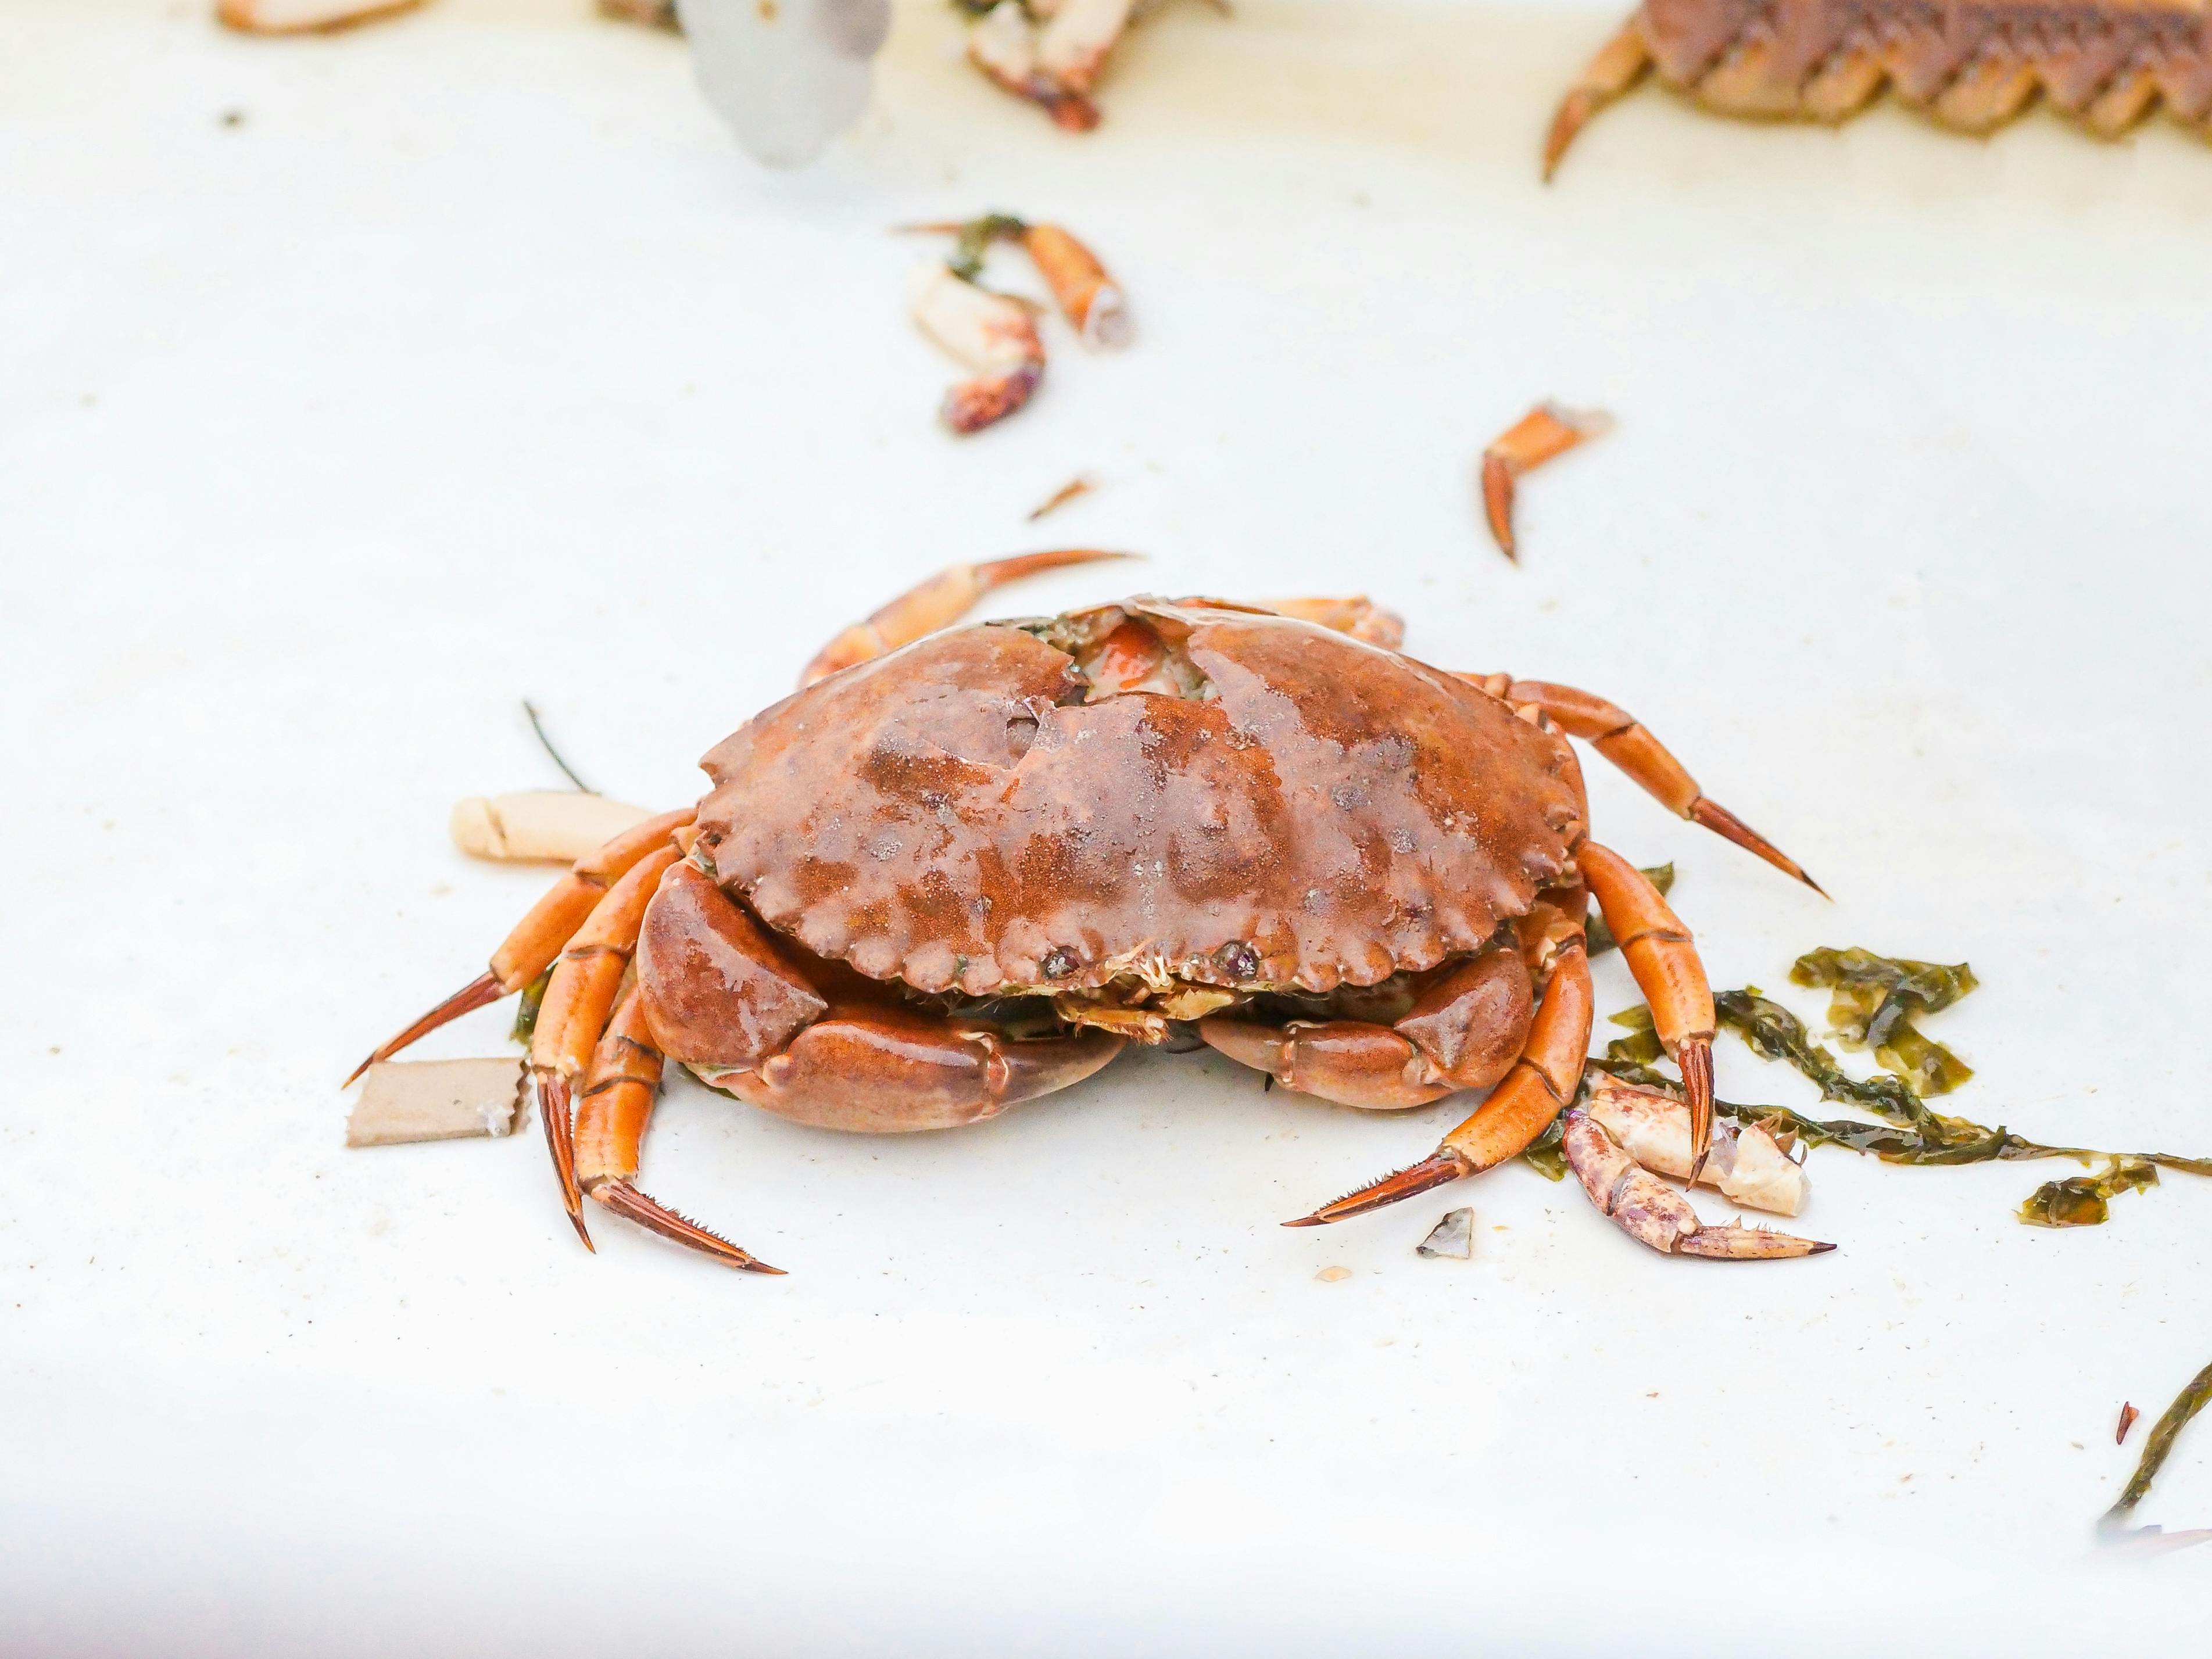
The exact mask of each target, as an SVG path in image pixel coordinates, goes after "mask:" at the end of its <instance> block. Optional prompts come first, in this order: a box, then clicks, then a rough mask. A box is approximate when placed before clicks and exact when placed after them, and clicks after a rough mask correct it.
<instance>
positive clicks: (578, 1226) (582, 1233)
mask: <svg viewBox="0 0 2212 1659" xmlns="http://www.w3.org/2000/svg"><path fill="white" fill-rule="evenodd" d="M568 1225H570V1226H572V1227H574V1229H575V1230H576V1237H579V1238H580V1239H582V1240H583V1241H584V1248H585V1249H587V1250H589V1251H590V1252H591V1253H592V1255H598V1254H599V1246H598V1245H596V1244H594V1243H592V1235H591V1233H590V1232H589V1231H587V1230H586V1228H585V1226H584V1218H583V1215H582V1214H581V1212H578V1213H575V1214H572V1215H571V1216H569V1218H568Z"/></svg>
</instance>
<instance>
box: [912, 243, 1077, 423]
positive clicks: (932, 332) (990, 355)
mask: <svg viewBox="0 0 2212 1659" xmlns="http://www.w3.org/2000/svg"><path fill="white" fill-rule="evenodd" d="M907 301H908V306H909V307H910V308H911V309H912V311H913V313H914V320H915V322H916V323H917V324H919V325H921V331H922V332H923V333H925V334H927V335H928V336H929V337H930V338H931V339H933V340H934V341H936V342H937V343H938V344H939V345H941V346H943V347H944V348H945V349H946V350H947V351H949V352H951V354H952V355H953V356H955V357H957V358H958V359H959V360H960V361H961V362H963V363H965V364H967V365H968V367H969V368H973V369H975V370H977V371H978V373H977V374H976V375H975V379H973V380H963V381H962V382H961V383H960V384H959V385H958V386H954V387H953V388H952V390H951V392H947V393H945V403H944V405H943V407H942V408H941V409H940V410H939V414H940V415H941V416H943V418H944V421H945V425H947V426H949V427H951V428H952V429H953V430H954V431H955V432H957V433H959V434H961V435H963V436H965V435H968V434H969V433H971V432H981V430H982V429H983V428H985V427H987V426H991V425H994V424H995V423H996V422H1000V421H1003V420H1005V419H1006V416H1009V415H1011V414H1012V413H1013V412H1014V411H1015V410H1018V409H1019V408H1020V407H1021V406H1022V405H1023V404H1026V403H1027V402H1029V400H1030V394H1031V393H1032V392H1035V391H1036V388H1037V382H1038V381H1040V380H1042V379H1043V378H1044V343H1043V342H1042V340H1040V339H1038V338H1037V331H1036V321H1035V319H1032V318H1031V317H1030V312H1029V307H1026V306H1024V304H1023V303H1022V302H1021V301H1018V300H1016V299H1012V298H1011V297H1009V296H1008V295H1004V294H994V293H993V292H991V290H990V289H986V288H978V287H977V286H976V285H975V283H970V282H967V281H964V280H963V279H962V278H961V277H960V276H957V275H956V274H955V273H954V271H953V270H952V268H951V266H950V265H947V264H942V263H940V262H939V261H936V260H931V261H929V262H927V264H922V265H921V266H918V267H917V268H916V269H915V274H914V278H913V281H912V283H911V284H910V285H909V286H908V290H907Z"/></svg>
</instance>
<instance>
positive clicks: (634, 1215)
mask: <svg viewBox="0 0 2212 1659" xmlns="http://www.w3.org/2000/svg"><path fill="white" fill-rule="evenodd" d="M660 1068H661V1054H660V1050H659V1048H657V1047H656V1046H654V1043H653V1033H652V1031H651V1030H650V1029H649V1027H648V1026H647V1022H646V1017H645V1004H644V1000H643V999H642V998H641V997H640V996H639V995H638V994H637V989H636V987H635V986H633V987H631V988H630V990H629V994H626V995H625V996H624V997H623V1000H622V1002H621V1003H620V1005H619V1006H617V1008H616V1009H615V1012H614V1018H612V1019H611V1020H609V1021H608V1022H607V1032H606V1035H605V1036H603V1037H601V1038H600V1039H599V1048H598V1050H597V1052H596V1053H594V1054H593V1055H592V1069H591V1072H590V1073H589V1074H588V1075H587V1076H586V1079H585V1082H584V1087H583V1092H582V1093H581V1094H580V1095H579V1096H578V1097H577V1109H576V1146H575V1158H576V1182H577V1185H578V1186H580V1188H582V1189H583V1191H584V1194H585V1196H586V1197H587V1198H590V1199H592V1200H593V1201H595V1202H597V1203H599V1204H603V1205H605V1206H606V1207H607V1208H608V1209H610V1210H612V1211H613V1212H615V1213H616V1214H617V1215H620V1216H627V1217H629V1219H631V1220H632V1221H635V1222H636V1223H637V1224H638V1225H640V1226H641V1227H644V1228H647V1230H649V1231H653V1232H656V1233H659V1235H660V1236H661V1237H663V1238H669V1239H673V1240H674V1241H675V1242H676V1243H678V1244H683V1245H687V1246H689V1247H690V1249H695V1250H700V1251H703V1252H704V1253H705V1254H707V1255H711V1256H713V1257H714V1258H715V1259H716V1260H718V1261H726V1262H728V1263H729V1264H730V1265H731V1266H732V1267H743V1268H744V1269H745V1271H746V1272H748V1273H781V1272H782V1271H783V1269H782V1268H781V1267H769V1265H768V1263H767V1262H765V1261H761V1260H759V1259H758V1258H757V1257H756V1256H755V1255H752V1253H751V1252H750V1251H748V1250H743V1249H738V1246H736V1245H735V1244H732V1243H730V1241H729V1240H728V1239H726V1238H724V1237H721V1235H720V1234H719V1233H714V1232H710V1231H708V1229H706V1228H704V1227H702V1226H700V1225H698V1224H697V1223H696V1222H693V1221H689V1220H686V1219H685V1218H684V1217H682V1216H680V1215H678V1214H677V1213H676V1212H675V1211H673V1210H671V1209H670V1208H668V1207H667V1206H665V1205H664V1204H661V1203H660V1202H659V1201H658V1200H655V1199H653V1198H651V1197H648V1196H647V1194H644V1193H641V1192H640V1191H639V1190H638V1189H637V1188H636V1186H635V1184H634V1177H635V1176H636V1174H637V1164H638V1150H639V1146H640V1143H641V1141H643V1139H645V1131H646V1126H647V1124H649V1123H651V1122H652V1121H653V1097H654V1095H655V1094H656V1093H658V1092H659V1088H660Z"/></svg>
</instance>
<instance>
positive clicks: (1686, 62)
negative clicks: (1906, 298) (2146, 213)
mask: <svg viewBox="0 0 2212 1659" xmlns="http://www.w3.org/2000/svg"><path fill="white" fill-rule="evenodd" d="M1651 70H1656V71H1657V73H1658V76H1659V79H1660V81H1661V82H1662V83H1663V84H1665V85H1666V86H1668V87H1670V88H1674V90H1675V91H1677V92H1682V93H1686V94H1689V95H1690V96H1692V97H1693V98H1695V99H1696V100H1698V101H1699V103H1700V104H1702V105H1704V106H1705V107H1706V108H1707V109H1710V110H1714V111H1717V112H1719V113H1721V114H1723V115H1740V116H1749V117H1754V118H1768V119H1788V118H1802V119H1805V120H1813V121H1842V120H1846V119H1848V118H1850V117H1851V116H1853V115H1855V114H1857V112H1859V111H1860V110H1862V109H1863V108H1864V107H1865V106H1867V105H1868V104H1869V103H1870V102H1872V101H1873V100H1874V99H1875V97H1876V96H1877V95H1878V94H1880V93H1881V91H1882V89H1883V88H1885V87H1887V88H1888V89H1889V90H1890V92H1891V93H1892V94H1893V95H1894V96H1895V97H1896V98H1897V99H1898V100H1899V102H1901V103H1905V104H1910V105H1911V106H1915V107H1917V108H1919V109H1923V110H1925V111H1926V112H1928V113H1929V115H1930V116H1932V117H1933V118H1935V119H1936V120H1937V121H1940V122H1942V124H1943V125H1945V126H1948V127H1954V128H1956V129H1957V130H1958V131H1961V132H1974V133H1983V132H1990V131H1995V130H1996V128H1998V127H2000V126H2002V125H2004V124H2005V123H2006V122H2007V121H2009V120H2010V119H2012V118H2013V117H2014V116H2015V115H2017V114H2018V113H2019V112H2021V110H2022V109H2023V108H2025V107H2026V106H2027V104H2028V103H2029V102H2030V101H2031V100H2033V99H2034V98H2035V97H2036V96H2037V94H2041V95H2042V96H2043V97H2044V99H2045V100H2047V101H2048V102H2049V103H2050V104H2051V106H2053V107H2054V108H2056V109H2057V110H2059V111H2060V112H2063V113H2064V114H2067V115H2070V116H2073V117H2075V118H2078V119H2079V120H2080V121H2081V123H2082V124H2083V125H2085V126H2086V127H2087V129H2088V130H2089V131H2091V132H2093V133H2095V134H2096V135H2097V136H2098V137H2103V138H2117V137H2119V136H2120V135H2121V134H2123V133H2124V132H2126V131H2128V129H2129V128H2130V127H2132V126H2134V125H2136V123H2137V122H2138V121H2140V120H2142V118H2144V117H2145V116H2146V115H2148V114H2149V113H2150V112H2151V110H2152V109H2153V108H2154V107H2155V106H2157V105H2159V104H2160V103H2161V102H2162V103H2164V104H2165V106H2166V108H2167V110H2168V111H2169V112H2171V113H2172V115H2173V116H2174V117H2175V118H2177V119H2179V120H2180V121H2182V122H2185V123H2186V124H2187V125H2191V126H2194V127H2197V128H2199V129H2200V130H2202V129H2203V126H2204V125H2205V120H2206V118H2207V116H2208V115H2212V4H2208V3H2207V0H2087V3H2079V0H1644V4H1643V5H1642V6H1641V7H1639V8H1638V10H1637V12H1636V15H1634V16H1633V17H1632V18H1630V19H1629V21H1628V26H1627V27H1626V28H1624V29H1623V30H1622V31H1621V32H1620V33H1619V34H1618V35H1616V36H1614V38H1613V40H1611V41H1610V42H1608V43H1607V46H1605V48H1604V50H1603V51H1601V52H1599V53H1598V55H1597V56H1596V57H1595V58H1593V59H1592V60H1591V61H1590V64H1589V68H1587V69H1586V70H1583V75H1582V78H1581V80H1580V81H1579V82H1577V83H1576V85H1575V87H1574V88H1573V89H1572V90H1571V91H1570V92H1569V93H1568V94H1567V96H1566V99H1565V101H1564V102H1562V103H1561V104H1560V106H1559V113H1558V115H1557V116H1556V117H1554V118H1553V123H1552V131H1551V136H1550V137H1549V138H1548V139H1547V141H1546V143H1545V146H1544V173H1545V176H1546V177H1547V178H1548V177H1550V176H1551V173H1552V172H1553V169H1554V168H1555V167H1558V166H1559V158H1560V157H1561V156H1562V155H1565V153H1566V149H1567V146H1568V145H1569V144H1570V143H1572V142H1573V140H1574V137H1575V134H1576V133H1577V132H1578V131H1581V130H1582V128H1583V125H1584V124H1585V123H1586V122H1588V121H1589V118H1590V117H1591V116H1593V115H1595V113H1596V112H1598V111H1599V110H1600V109H1602V108H1603V107H1604V106H1606V105H1607V104H1609V103H1611V102H1612V101H1613V100H1614V99H1616V98H1618V97H1620V95H1621V94H1623V93H1625V92H1626V91H1628V90H1629V88H1632V87H1633V86H1634V85H1635V84H1636V83H1637V82H1638V81H1640V80H1642V79H1643V77H1644V75H1645V74H1646V73H1647V72H1648V71H1651Z"/></svg>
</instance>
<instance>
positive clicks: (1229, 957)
mask: <svg viewBox="0 0 2212 1659" xmlns="http://www.w3.org/2000/svg"><path fill="white" fill-rule="evenodd" d="M1213 963H1214V966H1216V967H1217V968H1218V969H1221V971H1222V972H1223V973H1225V974H1226V975H1229V977H1230V978H1231V979H1233V980H1240V981H1241V980H1248V979H1252V978H1255V977H1256V976H1257V975H1258V974H1259V972H1260V953H1259V952H1258V951H1255V950H1254V949H1253V948H1252V947H1251V946H1250V945H1247V944H1246V943H1245V942H1244V941H1243V939H1231V940H1230V941H1229V943H1228V944H1226V945H1223V946H1222V947H1221V948H1220V949H1219V950H1218V951H1215V952H1214V953H1213Z"/></svg>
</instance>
